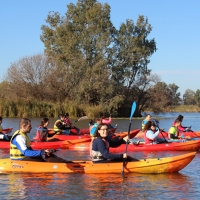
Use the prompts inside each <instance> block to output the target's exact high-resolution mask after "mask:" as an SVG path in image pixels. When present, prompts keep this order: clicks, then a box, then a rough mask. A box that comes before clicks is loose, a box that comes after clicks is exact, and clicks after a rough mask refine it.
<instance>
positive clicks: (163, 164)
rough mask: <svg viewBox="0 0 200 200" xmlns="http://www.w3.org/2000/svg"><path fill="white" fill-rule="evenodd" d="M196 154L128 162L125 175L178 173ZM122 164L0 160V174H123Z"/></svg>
mask: <svg viewBox="0 0 200 200" xmlns="http://www.w3.org/2000/svg"><path fill="white" fill-rule="evenodd" d="M195 155H196V152H192V153H187V154H183V155H178V156H173V157H167V158H153V159H142V160H137V161H132V162H127V163H125V165H124V173H130V172H136V173H147V174H160V173H171V172H178V171H180V170H181V169H183V168H184V167H186V166H187V165H188V164H189V163H190V162H191V161H192V159H193V158H194V157H195ZM121 171H122V162H104V163H93V162H92V161H71V162H68V163H50V162H34V161H13V160H12V161H11V160H10V159H9V158H3V159H0V173H10V172H13V173H85V174H87V173H121Z"/></svg>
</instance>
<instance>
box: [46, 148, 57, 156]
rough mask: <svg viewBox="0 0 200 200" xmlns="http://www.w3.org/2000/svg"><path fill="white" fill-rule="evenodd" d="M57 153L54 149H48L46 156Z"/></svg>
mask: <svg viewBox="0 0 200 200" xmlns="http://www.w3.org/2000/svg"><path fill="white" fill-rule="evenodd" d="M54 152H55V150H54V149H46V150H45V154H46V155H47V156H50V155H51V154H52V153H54Z"/></svg>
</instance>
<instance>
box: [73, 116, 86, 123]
mask: <svg viewBox="0 0 200 200" xmlns="http://www.w3.org/2000/svg"><path fill="white" fill-rule="evenodd" d="M85 119H89V118H88V116H83V117H81V118H79V119H78V120H76V121H75V122H79V121H82V120H85Z"/></svg>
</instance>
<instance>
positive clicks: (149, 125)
mask: <svg viewBox="0 0 200 200" xmlns="http://www.w3.org/2000/svg"><path fill="white" fill-rule="evenodd" d="M151 126H155V127H156V124H155V122H154V121H148V122H147V123H146V124H145V126H144V130H143V131H147V130H149V129H151Z"/></svg>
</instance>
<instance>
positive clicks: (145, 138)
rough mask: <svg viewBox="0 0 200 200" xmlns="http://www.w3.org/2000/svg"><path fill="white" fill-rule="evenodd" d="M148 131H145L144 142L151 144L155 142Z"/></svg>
mask: <svg viewBox="0 0 200 200" xmlns="http://www.w3.org/2000/svg"><path fill="white" fill-rule="evenodd" d="M146 133H147V131H145V132H144V143H145V144H151V143H153V142H154V140H151V139H149V138H148V137H147V136H146Z"/></svg>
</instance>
